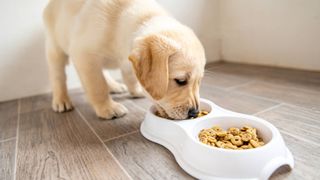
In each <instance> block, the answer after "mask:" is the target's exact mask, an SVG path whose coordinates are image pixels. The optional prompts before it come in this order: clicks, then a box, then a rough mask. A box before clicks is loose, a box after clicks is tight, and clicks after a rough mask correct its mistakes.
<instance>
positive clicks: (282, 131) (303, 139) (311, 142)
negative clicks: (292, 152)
mask: <svg viewBox="0 0 320 180" xmlns="http://www.w3.org/2000/svg"><path fill="white" fill-rule="evenodd" d="M279 131H280V132H281V133H283V134H286V135H287V136H292V137H294V138H296V139H299V140H301V141H305V142H307V143H309V144H312V145H315V146H320V144H319V143H315V142H313V141H310V140H308V139H305V138H301V137H299V136H296V135H294V134H291V133H289V132H287V131H284V130H279Z"/></svg>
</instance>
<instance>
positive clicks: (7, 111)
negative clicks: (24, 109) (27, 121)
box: [0, 100, 18, 141]
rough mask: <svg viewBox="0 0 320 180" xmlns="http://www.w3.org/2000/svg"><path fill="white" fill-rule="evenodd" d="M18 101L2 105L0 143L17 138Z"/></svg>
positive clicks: (2, 103) (0, 112)
mask: <svg viewBox="0 0 320 180" xmlns="http://www.w3.org/2000/svg"><path fill="white" fill-rule="evenodd" d="M17 119H18V100H13V101H8V102H1V103H0V141H2V140H5V139H8V138H13V137H16V131H17Z"/></svg>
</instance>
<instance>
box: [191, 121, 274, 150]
mask: <svg viewBox="0 0 320 180" xmlns="http://www.w3.org/2000/svg"><path fill="white" fill-rule="evenodd" d="M223 117H232V118H243V119H244V117H236V116H228V115H225V116H219V117H208V118H207V119H208V120H209V119H214V118H223ZM253 117H255V116H253ZM255 118H256V117H255ZM252 119H253V118H252ZM252 119H251V120H252ZM254 121H256V122H258V123H261V124H263V126H265V127H267V128H269V131H270V133H271V138H270V140H269V141H268V142H267V143H266V144H265V145H263V146H261V147H257V148H252V149H243V150H237V149H225V148H218V147H214V146H209V145H207V144H203V143H201V142H200V141H199V139H197V138H196V137H194V136H193V132H190V133H188V132H187V134H188V136H189V138H191V139H192V141H193V142H195V143H196V144H200V145H201V146H202V147H205V148H209V149H211V150H216V151H222V152H227V153H230V152H232V153H248V152H252V151H254V152H256V151H259V150H262V151H263V150H265V149H266V148H269V146H270V145H271V144H273V142H274V141H275V136H276V133H275V131H274V130H273V127H272V126H271V127H268V126H270V125H268V124H267V123H268V122H267V123H266V122H264V120H263V121H260V120H259V121H258V120H256V119H254ZM199 123H200V122H199ZM264 123H266V124H264ZM197 124H198V123H197ZM194 126H196V125H194ZM198 133H199V132H198Z"/></svg>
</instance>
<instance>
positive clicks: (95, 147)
mask: <svg viewBox="0 0 320 180" xmlns="http://www.w3.org/2000/svg"><path fill="white" fill-rule="evenodd" d="M201 96H202V97H204V98H208V99H210V100H212V101H214V102H215V103H217V104H218V105H220V106H222V107H224V108H227V109H230V110H233V111H237V112H242V113H247V114H254V115H256V116H259V117H262V118H265V119H266V120H268V121H269V122H271V123H272V124H274V125H275V126H276V127H278V128H279V130H280V132H281V133H282V135H283V137H284V139H285V142H286V143H287V145H288V147H289V149H290V150H291V151H292V153H293V154H294V158H295V163H296V164H295V165H296V166H295V168H294V170H293V171H288V169H287V168H281V169H280V170H278V171H277V172H276V173H275V174H274V175H273V176H272V179H317V178H319V177H320V171H319V170H320V73H315V72H306V71H296V70H289V69H278V68H269V67H262V66H251V65H241V64H230V63H216V64H209V65H208V66H207V68H206V74H205V78H204V80H203V83H202V87H201ZM71 97H72V100H73V102H74V104H75V107H76V109H75V110H74V111H72V112H68V113H64V114H56V113H54V112H52V110H51V109H50V104H51V102H50V99H51V97H50V95H41V96H35V97H30V98H24V99H18V100H14V101H9V102H3V103H0V180H4V179H5V180H7V179H8V180H9V179H21V180H27V179H31V180H35V179H59V180H63V179H75V180H80V179H117V180H118V179H134V180H136V179H143V180H147V179H193V178H192V177H191V176H189V175H188V174H187V173H185V172H184V171H183V170H182V169H181V168H180V167H179V166H178V165H177V163H176V162H175V160H174V157H173V156H172V154H171V153H170V152H169V151H168V150H166V149H165V148H164V147H162V146H160V145H158V144H154V143H152V142H150V141H148V140H146V139H145V138H143V137H142V136H141V134H140V132H139V126H140V124H141V121H142V120H143V118H144V114H145V111H146V109H147V108H148V107H149V106H150V102H149V101H148V100H146V99H130V98H128V95H126V94H124V95H114V99H116V100H117V101H119V102H121V103H123V104H124V105H126V107H128V108H129V111H130V113H129V114H128V115H126V116H125V117H123V118H120V119H116V120H109V121H102V120H100V119H98V118H97V117H96V116H95V114H94V112H93V110H92V109H91V107H90V106H89V105H88V103H87V102H86V100H85V97H84V95H83V93H82V92H81V90H73V91H72V92H71Z"/></svg>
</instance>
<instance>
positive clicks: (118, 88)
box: [110, 83, 128, 94]
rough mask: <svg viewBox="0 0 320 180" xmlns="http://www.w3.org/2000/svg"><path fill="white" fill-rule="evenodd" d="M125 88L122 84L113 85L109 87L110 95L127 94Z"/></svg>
mask: <svg viewBox="0 0 320 180" xmlns="http://www.w3.org/2000/svg"><path fill="white" fill-rule="evenodd" d="M127 91H128V89H127V86H126V85H124V84H122V83H115V84H112V85H110V93H112V94H121V93H125V92H127Z"/></svg>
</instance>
